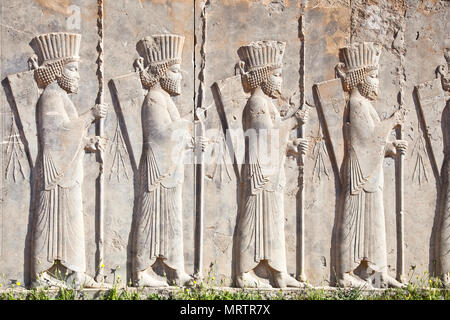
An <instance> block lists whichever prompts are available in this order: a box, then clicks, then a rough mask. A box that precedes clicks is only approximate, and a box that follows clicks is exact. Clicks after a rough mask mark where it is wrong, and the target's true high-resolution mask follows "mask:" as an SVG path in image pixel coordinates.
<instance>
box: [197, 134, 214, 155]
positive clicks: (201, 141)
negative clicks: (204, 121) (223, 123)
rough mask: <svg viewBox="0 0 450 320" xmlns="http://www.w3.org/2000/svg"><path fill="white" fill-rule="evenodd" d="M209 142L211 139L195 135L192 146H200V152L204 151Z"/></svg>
mask: <svg viewBox="0 0 450 320" xmlns="http://www.w3.org/2000/svg"><path fill="white" fill-rule="evenodd" d="M210 143H211V140H210V139H209V138H207V137H203V136H197V137H194V147H195V149H196V150H198V148H201V150H202V152H205V150H206V147H207V146H208V145H209V144H210Z"/></svg>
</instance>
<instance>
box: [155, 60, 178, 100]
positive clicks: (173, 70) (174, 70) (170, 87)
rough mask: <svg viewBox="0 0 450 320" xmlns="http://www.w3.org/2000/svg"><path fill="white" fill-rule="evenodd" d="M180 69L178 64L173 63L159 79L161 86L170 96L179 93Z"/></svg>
mask: <svg viewBox="0 0 450 320" xmlns="http://www.w3.org/2000/svg"><path fill="white" fill-rule="evenodd" d="M181 79H182V76H181V70H180V64H178V63H177V64H174V65H172V66H170V67H169V69H168V70H167V73H166V75H165V76H164V77H162V78H161V79H160V80H159V81H160V84H161V87H162V88H163V89H164V90H166V91H167V92H168V93H169V94H170V95H171V96H177V95H179V94H181Z"/></svg>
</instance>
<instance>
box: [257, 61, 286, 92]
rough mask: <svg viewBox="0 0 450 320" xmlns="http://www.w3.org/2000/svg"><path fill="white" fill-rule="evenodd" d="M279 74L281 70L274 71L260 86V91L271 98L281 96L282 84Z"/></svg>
mask: <svg viewBox="0 0 450 320" xmlns="http://www.w3.org/2000/svg"><path fill="white" fill-rule="evenodd" d="M281 73H282V69H281V68H277V69H274V70H273V71H272V73H271V74H270V75H269V77H268V78H267V79H266V80H265V81H264V82H263V83H262V84H261V89H262V91H263V92H264V93H265V94H267V95H268V96H270V97H272V98H276V97H278V96H280V95H281V86H282V84H283V78H282V77H281Z"/></svg>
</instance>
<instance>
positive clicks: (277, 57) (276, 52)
mask: <svg viewBox="0 0 450 320" xmlns="http://www.w3.org/2000/svg"><path fill="white" fill-rule="evenodd" d="M285 49H286V43H285V42H281V41H274V40H262V41H254V42H251V43H249V44H247V45H244V46H242V47H240V48H239V50H238V55H239V57H240V58H241V60H242V61H244V62H245V65H246V66H247V71H252V70H254V69H258V68H261V67H267V66H271V67H281V66H282V62H283V61H282V60H283V55H284V50H285Z"/></svg>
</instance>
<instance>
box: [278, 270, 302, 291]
mask: <svg viewBox="0 0 450 320" xmlns="http://www.w3.org/2000/svg"><path fill="white" fill-rule="evenodd" d="M274 282H275V287H277V288H287V287H290V288H306V287H307V284H306V283H304V282H300V281H297V280H295V279H294V278H293V277H291V276H290V275H288V274H287V273H286V272H275V274H274Z"/></svg>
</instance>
